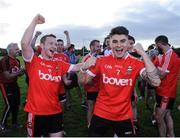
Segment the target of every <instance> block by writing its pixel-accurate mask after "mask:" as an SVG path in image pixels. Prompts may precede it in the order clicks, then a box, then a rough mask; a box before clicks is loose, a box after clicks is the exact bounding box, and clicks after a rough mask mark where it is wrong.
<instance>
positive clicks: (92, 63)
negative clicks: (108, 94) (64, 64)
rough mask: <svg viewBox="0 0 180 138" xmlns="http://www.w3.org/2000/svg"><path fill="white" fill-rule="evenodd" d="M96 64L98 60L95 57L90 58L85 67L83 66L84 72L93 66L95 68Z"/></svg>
mask: <svg viewBox="0 0 180 138" xmlns="http://www.w3.org/2000/svg"><path fill="white" fill-rule="evenodd" d="M95 64H96V58H95V57H91V58H89V59H88V60H87V61H86V62H85V63H84V64H83V65H82V67H81V68H82V69H83V70H86V69H88V68H89V67H91V66H95Z"/></svg>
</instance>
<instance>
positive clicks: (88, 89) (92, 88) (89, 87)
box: [82, 53, 99, 92]
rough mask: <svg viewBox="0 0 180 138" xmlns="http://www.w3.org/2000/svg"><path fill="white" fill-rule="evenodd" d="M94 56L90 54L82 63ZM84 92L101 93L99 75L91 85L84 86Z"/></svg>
mask: <svg viewBox="0 0 180 138" xmlns="http://www.w3.org/2000/svg"><path fill="white" fill-rule="evenodd" d="M91 56H92V55H91V54H90V53H89V54H87V55H86V56H85V57H83V59H82V62H86V61H87V60H88V59H89V58H90V57H91ZM84 90H85V91H86V92H98V91H99V75H97V76H96V77H94V78H93V79H92V82H91V83H90V84H86V85H84Z"/></svg>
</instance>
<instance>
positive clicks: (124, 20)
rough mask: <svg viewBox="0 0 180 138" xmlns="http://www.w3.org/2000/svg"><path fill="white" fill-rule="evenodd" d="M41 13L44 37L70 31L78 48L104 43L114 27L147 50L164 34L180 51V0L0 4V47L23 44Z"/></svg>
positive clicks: (6, 0)
mask: <svg viewBox="0 0 180 138" xmlns="http://www.w3.org/2000/svg"><path fill="white" fill-rule="evenodd" d="M37 13H40V14H41V15H43V16H44V17H45V19H46V23H45V24H43V25H39V26H37V28H36V30H40V31H42V33H43V34H46V33H54V34H55V35H57V37H58V38H62V39H65V38H64V34H63V31H64V30H69V32H70V37H71V41H72V43H74V44H75V45H76V46H77V47H78V48H80V47H82V46H83V45H86V46H87V47H88V44H89V42H90V41H91V40H92V39H99V40H100V41H101V42H103V39H104V37H105V36H106V35H107V34H108V33H109V32H110V30H111V29H112V28H113V27H116V26H125V27H127V28H128V30H129V32H130V34H131V35H132V36H134V37H135V38H136V42H140V43H142V44H143V46H144V48H145V49H146V48H147V47H148V46H149V45H150V44H152V43H154V39H155V37H156V36H158V35H161V34H164V35H167V36H168V38H169V43H170V44H172V45H173V46H174V47H176V48H177V47H180V1H179V0H0V47H1V48H2V47H3V48H6V47H7V45H8V44H9V43H10V42H17V43H18V44H19V43H20V41H21V37H22V35H23V33H24V30H25V28H26V27H27V26H28V25H29V23H30V22H31V20H32V18H33V17H34V16H35V15H36V14H37Z"/></svg>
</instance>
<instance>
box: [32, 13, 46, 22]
mask: <svg viewBox="0 0 180 138" xmlns="http://www.w3.org/2000/svg"><path fill="white" fill-rule="evenodd" d="M33 21H34V22H35V23H36V24H43V23H45V18H44V17H43V16H42V15H40V14H37V15H36V16H35V17H34V19H33Z"/></svg>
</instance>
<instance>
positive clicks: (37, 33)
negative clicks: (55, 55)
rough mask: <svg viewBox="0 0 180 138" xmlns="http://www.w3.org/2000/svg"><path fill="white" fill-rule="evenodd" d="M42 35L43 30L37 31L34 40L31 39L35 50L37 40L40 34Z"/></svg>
mask: <svg viewBox="0 0 180 138" xmlns="http://www.w3.org/2000/svg"><path fill="white" fill-rule="evenodd" d="M40 35H41V32H40V31H36V34H35V35H34V37H33V39H32V41H31V47H32V48H33V49H34V50H36V49H35V45H36V40H37V38H38V36H40Z"/></svg>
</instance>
